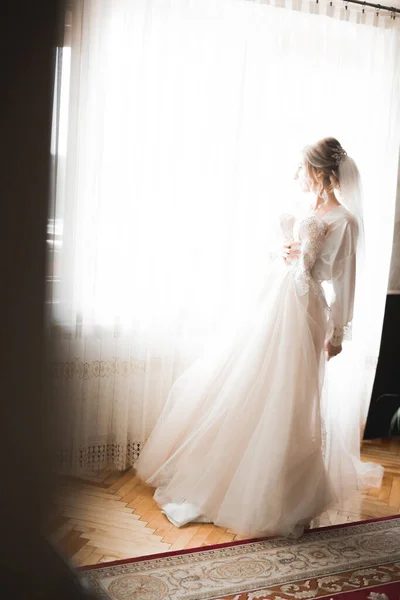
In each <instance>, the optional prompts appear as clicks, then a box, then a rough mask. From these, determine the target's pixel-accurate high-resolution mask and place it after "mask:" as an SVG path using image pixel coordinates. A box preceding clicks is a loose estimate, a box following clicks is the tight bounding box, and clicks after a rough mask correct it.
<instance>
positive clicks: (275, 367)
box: [137, 138, 381, 537]
mask: <svg viewBox="0 0 400 600" xmlns="http://www.w3.org/2000/svg"><path fill="white" fill-rule="evenodd" d="M296 179H297V180H298V182H299V184H300V187H301V189H302V190H303V191H305V192H312V193H313V195H314V197H315V202H314V204H313V206H312V207H310V210H309V211H308V213H307V214H306V215H304V216H303V217H302V218H297V219H296V218H295V217H294V216H293V215H290V214H284V215H282V216H281V219H280V226H281V230H282V243H283V245H284V254H283V260H282V258H281V257H279V258H278V259H277V260H276V261H274V263H273V265H272V266H271V268H270V270H269V271H268V273H267V277H266V279H265V282H266V283H265V284H264V286H263V289H262V292H261V294H260V295H259V297H258V299H257V302H256V305H255V308H254V310H253V311H252V312H251V314H249V315H248V316H247V318H246V319H245V321H244V322H241V323H240V325H238V326H237V327H236V328H235V330H234V331H232V332H231V333H230V335H225V336H224V337H223V339H222V338H221V340H220V341H217V340H216V341H215V344H214V346H213V347H212V348H211V349H210V350H209V351H207V352H205V353H204V354H203V355H202V356H201V357H200V358H199V359H198V360H197V361H195V363H194V364H193V365H192V366H191V367H190V368H189V369H188V370H187V371H186V372H185V373H184V374H183V375H182V376H181V377H179V378H178V379H177V380H176V381H175V383H174V385H173V386H172V388H171V391H170V393H169V396H168V399H167V402H166V404H165V407H164V409H163V411H162V414H161V416H160V418H159V420H158V422H157V424H156V426H155V428H154V430H153V431H152V433H151V435H150V438H149V439H148V441H147V443H146V445H145V446H144V448H143V450H142V453H141V455H140V458H139V461H138V464H137V473H138V475H139V477H140V478H141V479H142V480H144V481H146V483H148V484H149V485H151V486H153V487H155V488H157V489H156V491H155V494H154V498H155V500H156V501H157V503H158V504H159V505H160V507H161V509H162V511H163V512H164V513H165V514H166V516H167V517H168V519H169V520H170V521H171V522H172V523H173V524H174V525H176V526H177V527H180V526H182V525H185V524H186V523H189V522H191V521H196V522H213V523H215V524H216V525H219V526H222V527H225V528H230V529H231V530H233V531H235V532H236V533H239V534H241V535H247V536H249V537H258V536H266V535H273V534H283V535H289V534H292V535H298V534H300V533H301V532H302V531H303V527H304V526H306V525H307V524H308V523H309V522H310V520H311V519H312V518H313V517H316V516H317V515H320V514H321V513H322V512H323V511H325V510H326V509H327V508H328V507H329V506H330V505H332V504H334V503H336V502H337V501H338V500H339V499H341V498H343V497H344V496H345V494H346V493H348V492H349V491H350V490H351V489H355V488H357V487H359V486H360V482H361V476H362V471H363V470H364V471H365V467H367V466H368V465H365V464H364V463H361V461H360V460H359V456H358V457H357V456H355V455H354V454H353V455H352V454H351V452H349V449H348V448H347V447H346V440H343V439H341V438H340V436H337V435H333V434H332V435H331V432H333V431H334V429H335V423H332V422H328V421H329V419H330V420H332V411H329V410H325V409H324V402H323V401H322V400H323V393H322V390H323V379H324V367H325V363H326V360H330V359H331V358H333V357H335V356H336V355H337V354H339V353H340V352H341V351H342V339H343V335H344V331H345V329H346V327H347V326H348V325H349V324H350V323H351V321H352V317H353V304H354V292H355V273H356V262H357V252H359V251H360V249H361V247H362V240H363V223H362V212H361V191H360V181H359V173H358V169H357V166H356V165H355V163H354V161H353V160H352V159H351V158H350V157H349V156H348V155H347V154H346V152H345V151H344V150H343V148H342V147H341V145H340V143H339V142H338V141H337V140H336V139H334V138H325V139H323V140H320V141H318V142H317V143H316V144H314V145H309V146H307V147H306V148H305V149H304V150H303V152H302V161H301V164H300V165H299V168H298V171H297V173H296ZM335 191H336V193H337V194H338V196H339V198H340V200H341V202H339V201H338V199H337V197H336V194H335ZM323 282H330V285H331V286H332V288H333V300H332V301H331V302H330V306H328V302H327V300H326V297H325V293H324V287H323V285H322V284H323ZM330 401H331V400H330ZM325 404H326V403H325ZM328 447H329V453H328V452H327V448H328ZM332 453H334V454H335V460H334V461H332V460H331V459H330V458H329V456H332ZM328 455H329V456H328ZM376 469H378V472H377V475H376V482H377V483H379V479H380V477H381V468H380V467H376Z"/></svg>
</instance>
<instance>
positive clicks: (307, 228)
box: [295, 217, 327, 295]
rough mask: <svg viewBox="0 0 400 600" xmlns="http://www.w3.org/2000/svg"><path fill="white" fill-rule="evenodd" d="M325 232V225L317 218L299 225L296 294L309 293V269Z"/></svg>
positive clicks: (323, 239) (310, 218)
mask: <svg viewBox="0 0 400 600" xmlns="http://www.w3.org/2000/svg"><path fill="white" fill-rule="evenodd" d="M326 232H327V225H326V223H325V222H324V221H322V220H321V219H318V218H317V217H309V218H308V219H305V220H304V221H303V222H302V223H301V225H300V229H299V238H300V242H301V246H300V256H299V259H298V261H297V265H296V273H295V280H296V282H297V288H298V292H299V293H300V294H301V295H302V294H306V293H307V292H308V291H309V287H310V279H311V269H312V268H313V266H314V263H315V261H316V259H317V256H318V253H319V251H320V248H321V246H322V244H323V243H324V241H325V236H326Z"/></svg>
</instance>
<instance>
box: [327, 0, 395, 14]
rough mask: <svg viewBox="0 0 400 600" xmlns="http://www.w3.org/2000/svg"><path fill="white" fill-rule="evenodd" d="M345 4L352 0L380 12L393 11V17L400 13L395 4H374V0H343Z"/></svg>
mask: <svg viewBox="0 0 400 600" xmlns="http://www.w3.org/2000/svg"><path fill="white" fill-rule="evenodd" d="M342 1H343V2H344V3H345V4H347V3H348V2H351V3H352V4H359V5H360V6H372V8H376V10H377V12H379V11H380V10H387V11H388V12H390V13H392V15H393V18H394V15H395V14H396V13H397V14H400V8H396V7H394V6H385V5H384V4H374V3H373V2H364V1H363V0H342ZM317 2H318V0H317Z"/></svg>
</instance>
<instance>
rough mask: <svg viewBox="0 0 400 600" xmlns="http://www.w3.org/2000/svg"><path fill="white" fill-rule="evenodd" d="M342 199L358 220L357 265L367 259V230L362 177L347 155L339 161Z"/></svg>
mask: <svg viewBox="0 0 400 600" xmlns="http://www.w3.org/2000/svg"><path fill="white" fill-rule="evenodd" d="M338 174H339V182H340V191H339V193H340V199H341V202H342V204H343V205H344V206H345V207H346V208H347V210H348V211H349V212H350V213H351V214H352V215H353V216H354V218H355V219H356V222H357V230H358V231H357V267H360V266H361V265H362V264H363V263H364V259H365V230H364V215H363V194H362V185H361V177H360V172H359V170H358V167H357V165H356V163H355V161H354V160H353V159H352V158H351V157H350V156H348V155H345V156H344V157H343V158H342V159H341V161H340V163H339V169H338Z"/></svg>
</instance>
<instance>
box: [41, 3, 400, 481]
mask: <svg viewBox="0 0 400 600" xmlns="http://www.w3.org/2000/svg"><path fill="white" fill-rule="evenodd" d="M282 4H283V3H282ZM340 5H341V6H340V8H335V7H330V6H329V4H325V5H324V3H323V2H321V3H320V4H319V5H316V4H314V3H312V4H311V3H310V4H308V3H307V4H306V3H304V5H302V3H301V2H297V4H295V3H294V2H293V5H292V3H290V6H289V4H288V5H287V6H288V7H291V8H295V9H299V10H287V9H285V8H277V7H273V6H269V5H266V4H264V3H262V4H259V3H256V2H250V1H245V0H219V1H218V2H215V0H196V1H193V0H173V1H171V0H168V1H167V0H152V1H151V0H136V1H135V2H131V1H130V0H109V1H107V2H104V1H103V0H77V1H76V2H74V3H73V5H72V12H71V15H72V17H71V21H70V23H69V25H68V28H69V31H70V42H68V44H67V47H66V48H64V50H63V69H62V71H61V75H60V77H59V87H58V88H57V90H56V92H57V102H56V105H57V107H58V109H59V111H58V118H57V126H56V127H55V135H54V153H55V154H56V156H57V159H56V165H57V170H56V172H57V181H56V186H55V188H56V201H55V206H54V211H53V214H52V223H51V227H50V229H49V231H50V232H51V234H52V235H51V236H50V239H49V244H50V246H51V248H52V250H53V258H54V263H53V266H52V280H53V292H52V311H53V318H52V325H53V326H52V341H53V366H54V386H55V394H56V396H55V397H56V402H55V407H56V410H57V411H58V413H60V412H61V413H62V415H61V416H62V419H61V422H62V426H61V427H60V429H59V430H57V435H58V436H59V447H60V451H61V452H62V457H63V462H64V466H65V467H66V468H67V469H70V470H72V471H73V472H82V470H84V469H88V468H89V469H94V470H96V469H101V468H103V467H105V466H116V467H118V468H124V467H126V466H128V465H129V464H134V461H135V460H136V458H137V456H138V453H139V452H140V447H141V444H142V443H143V441H144V440H145V439H146V437H147V436H148V434H149V433H150V431H151V429H152V427H153V426H154V424H155V421H156V419H157V416H158V414H159V413H160V410H161V408H162V406H163V402H164V401H165V399H166V396H167V393H168V390H169V388H170V386H171V384H172V382H173V381H174V379H175V378H176V377H177V376H178V375H179V374H180V373H181V372H182V370H183V369H184V368H185V367H186V366H187V365H189V364H190V363H191V361H193V360H194V358H195V357H196V356H197V355H198V353H199V352H201V350H202V348H204V346H205V344H207V343H208V342H209V341H210V340H212V335H213V334H214V333H215V332H217V331H218V329H219V327H220V323H221V322H222V321H223V318H224V317H225V316H226V314H228V313H229V314H230V315H235V314H237V313H240V311H243V310H245V309H246V306H248V303H249V302H250V301H251V299H252V297H253V296H254V294H256V293H257V290H258V288H259V287H260V285H261V283H262V281H263V277H264V273H265V268H266V264H267V262H268V252H269V249H270V245H271V240H272V239H273V231H274V227H275V224H276V219H277V216H278V215H279V213H280V212H282V211H283V210H284V209H285V208H286V205H287V204H288V203H290V202H292V201H293V202H306V201H307V200H305V199H304V198H299V197H298V192H297V190H296V189H295V187H294V184H293V172H294V167H295V165H296V162H297V159H298V151H299V150H300V149H301V148H302V147H303V146H304V145H305V144H306V143H309V142H313V141H315V140H317V139H318V138H320V137H324V136H326V135H333V136H335V137H337V138H338V139H339V140H340V141H341V143H342V145H343V146H344V148H345V149H346V150H347V152H348V153H349V154H350V155H351V156H353V157H354V158H355V160H356V161H357V163H358V165H359V168H360V171H361V173H362V176H363V182H364V188H365V225H366V235H367V250H368V257H367V268H368V270H367V273H368V277H367V280H366V285H365V287H364V288H363V290H362V298H361V301H358V303H357V308H356V322H355V328H354V329H355V334H354V335H355V337H354V341H353V342H346V346H347V347H346V348H345V350H344V353H343V357H344V356H345V355H346V353H347V352H349V354H348V356H350V354H353V355H356V357H357V361H358V362H357V364H358V369H359V374H360V376H361V378H362V379H364V380H365V381H367V385H366V386H365V387H363V392H362V394H360V393H359V391H360V389H361V388H360V387H358V388H357V390H356V392H357V394H358V395H357V399H356V400H355V401H354V406H353V409H354V410H353V412H354V411H355V414H356V421H357V422H356V427H357V428H359V427H360V425H362V423H363V421H364V420H365V416H366V410H367V408H368V402H369V394H370V391H371V389H370V388H371V385H372V379H373V375H374V369H375V362H376V357H377V354H378V351H379V340H380V331H381V325H382V319H383V310H384V302H385V294H386V289H387V279H388V272H389V264H390V254H391V242H392V235H393V219H394V206H395V197H396V182H397V168H398V151H399V141H400V114H399V106H400V102H399V99H400V93H399V71H398V57H399V24H398V21H399V20H396V21H393V20H391V19H390V18H389V17H386V18H385V17H384V16H380V17H379V18H377V17H376V16H375V15H374V14H373V13H372V14H371V15H368V16H367V17H364V16H363V17H361V16H359V15H360V13H358V12H352V11H351V10H350V9H349V10H348V12H346V13H343V10H342V9H343V5H342V3H340ZM318 10H319V11H321V13H323V12H324V11H326V12H329V11H331V13H332V15H331V16H333V17H334V18H331V17H330V16H325V15H324V14H312V13H313V12H316V11H318ZM341 11H342V12H341ZM341 16H342V17H343V18H342V19H341V18H340V17H341ZM362 19H364V20H365V21H366V23H364V24H357V23H356V21H361V20H362ZM69 46H70V47H69ZM359 295H360V294H359ZM359 300H360V299H359ZM357 326H359V328H360V331H361V330H362V332H363V333H364V334H365V332H367V336H366V337H364V338H363V348H362V351H357V352H354V348H355V347H356V341H357V333H356V331H357ZM350 346H353V352H352V351H351V349H349V347H350ZM332 362H333V361H332ZM338 362H339V361H338ZM344 362H345V361H344ZM341 364H342V363H341ZM338 368H339V367H338ZM346 377H348V378H349V385H350V380H351V377H352V374H351V372H350V373H347V375H346ZM349 389H350V388H349ZM58 417H60V414H59V415H58ZM346 418H350V417H349V415H347V417H346ZM351 418H352V419H353V423H354V414H353V415H352V417H351Z"/></svg>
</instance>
